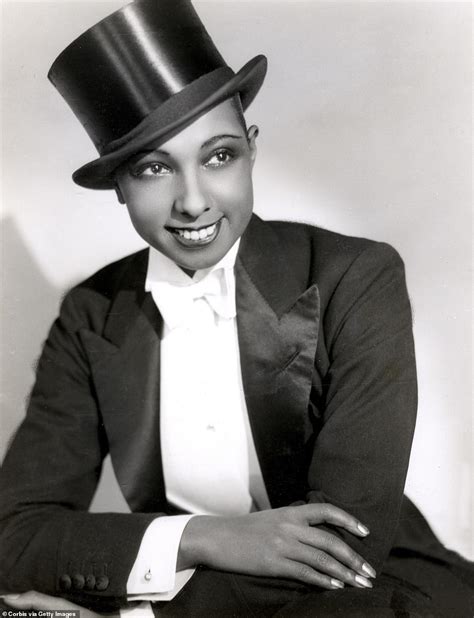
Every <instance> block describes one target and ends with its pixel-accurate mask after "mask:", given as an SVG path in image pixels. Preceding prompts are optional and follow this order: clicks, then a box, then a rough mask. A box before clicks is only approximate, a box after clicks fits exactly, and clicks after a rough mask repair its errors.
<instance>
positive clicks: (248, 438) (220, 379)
mask: <svg viewBox="0 0 474 618" xmlns="http://www.w3.org/2000/svg"><path fill="white" fill-rule="evenodd" d="M238 246H239V241H237V243H236V244H235V245H234V246H233V247H232V248H231V249H230V251H229V252H228V253H227V254H226V255H225V256H224V258H223V259H222V260H221V261H220V262H219V263H218V264H216V265H215V266H213V267H211V268H209V269H205V270H201V271H197V272H196V273H195V274H194V277H192V278H191V277H189V276H188V275H187V274H186V273H184V271H182V270H181V269H180V268H179V267H178V266H177V265H176V264H175V263H174V262H172V261H171V260H169V259H168V258H167V257H165V256H164V255H162V254H161V253H159V252H157V251H155V250H154V249H152V248H151V249H150V254H149V264H148V273H147V279H146V284H145V285H146V290H147V291H150V292H151V294H152V296H153V299H154V301H155V303H156V305H157V307H158V309H159V310H160V312H161V314H162V317H163V321H164V328H163V333H162V340H161V350H160V353H161V363H160V366H161V375H160V376H157V379H160V424H161V427H160V431H161V452H162V466H163V474H164V480H165V488H166V497H167V499H168V501H169V502H170V503H171V504H173V505H174V506H176V507H177V508H179V509H181V510H182V511H185V512H187V513H190V514H206V515H243V514H246V513H249V512H251V511H253V510H260V509H264V508H269V507H270V505H269V501H268V497H267V494H266V491H265V487H264V484H263V479H262V475H261V471H260V468H259V465H258V460H257V455H256V452H255V446H254V443H253V439H252V435H251V431H250V426H249V421H248V415H247V408H246V405H245V397H244V391H243V385H242V377H241V370H240V354H239V345H238V336H237V320H236V308H235V275H234V264H235V259H236V255H237V251H238ZM201 288H202V289H201ZM203 291H204V296H202V292H203ZM195 296H197V298H195ZM157 465H158V464H157ZM190 516H192V515H183V516H168V517H160V518H157V519H156V520H155V521H154V522H153V523H152V524H151V525H150V526H149V528H148V529H147V531H146V533H145V536H144V537H143V540H142V544H141V546H140V550H139V554H138V556H137V559H136V561H135V564H134V567H133V569H132V572H131V574H130V577H129V580H128V583H127V591H128V593H129V595H134V596H133V598H135V599H139V598H150V599H156V600H167V599H171V598H173V596H174V595H175V594H176V593H177V591H178V589H179V588H181V587H182V586H183V585H184V584H185V583H186V581H187V580H188V579H189V577H190V576H191V575H192V573H193V570H189V571H187V572H181V573H178V574H177V579H176V581H175V575H176V573H175V571H176V559H177V552H178V548H179V541H180V538H181V535H182V532H183V530H184V527H185V526H186V524H187V522H188V521H189V518H190ZM153 547H154V548H157V547H159V548H160V552H159V553H160V562H159V564H158V562H157V559H156V557H155V556H156V554H157V552H156V551H153ZM164 548H167V549H166V551H164V552H163V549H164ZM164 554H165V555H166V554H168V557H169V558H168V559H166V560H165V559H164ZM153 558H154V559H153ZM156 593H160V594H156ZM136 594H138V595H139V596H135V595H136Z"/></svg>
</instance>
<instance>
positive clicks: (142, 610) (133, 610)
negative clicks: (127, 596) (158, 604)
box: [120, 602, 155, 618]
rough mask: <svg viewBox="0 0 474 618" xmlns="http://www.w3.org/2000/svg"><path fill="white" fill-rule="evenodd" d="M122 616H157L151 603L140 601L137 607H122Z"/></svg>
mask: <svg viewBox="0 0 474 618" xmlns="http://www.w3.org/2000/svg"><path fill="white" fill-rule="evenodd" d="M120 618H155V614H154V613H153V610H152V609H151V605H150V603H146V602H143V603H139V604H138V605H136V606H135V607H122V608H121V610H120Z"/></svg>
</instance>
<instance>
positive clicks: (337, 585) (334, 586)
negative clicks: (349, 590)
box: [331, 579, 344, 588]
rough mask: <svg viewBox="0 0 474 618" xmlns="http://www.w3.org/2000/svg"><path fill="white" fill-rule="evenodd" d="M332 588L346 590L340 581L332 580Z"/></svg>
mask: <svg viewBox="0 0 474 618" xmlns="http://www.w3.org/2000/svg"><path fill="white" fill-rule="evenodd" d="M331 586H332V587H333V588H344V583H343V582H341V581H339V580H338V579H331Z"/></svg>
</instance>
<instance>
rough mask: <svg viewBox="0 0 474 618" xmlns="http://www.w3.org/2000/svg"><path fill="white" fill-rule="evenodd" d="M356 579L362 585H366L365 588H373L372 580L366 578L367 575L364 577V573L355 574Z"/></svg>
mask: <svg viewBox="0 0 474 618" xmlns="http://www.w3.org/2000/svg"><path fill="white" fill-rule="evenodd" d="M355 580H356V582H357V583H358V584H359V585H360V586H364V588H372V587H373V586H372V582H369V580H368V579H365V577H362V575H356V576H355Z"/></svg>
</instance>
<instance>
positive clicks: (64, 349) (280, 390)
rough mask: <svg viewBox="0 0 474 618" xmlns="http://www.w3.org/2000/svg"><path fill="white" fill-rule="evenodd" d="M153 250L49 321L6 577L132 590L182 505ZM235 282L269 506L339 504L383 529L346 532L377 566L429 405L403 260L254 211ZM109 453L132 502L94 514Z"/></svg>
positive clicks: (5, 542)
mask: <svg viewBox="0 0 474 618" xmlns="http://www.w3.org/2000/svg"><path fill="white" fill-rule="evenodd" d="M146 266H147V253H146V251H142V252H140V253H137V254H134V255H132V256H130V257H127V258H124V259H122V260H120V261H118V262H116V263H114V264H112V265H109V266H107V267H106V268H104V269H103V270H101V271H99V272H98V273H97V274H95V275H94V276H92V277H91V278H90V279H88V280H87V281H85V282H83V283H82V284H80V285H78V286H77V287H75V288H74V289H73V290H72V291H71V292H70V293H69V294H68V295H67V296H66V298H65V300H64V302H63V304H62V307H61V312H60V316H59V318H58V319H57V320H56V322H55V323H54V325H53V327H52V329H51V331H50V334H49V336H48V339H47V341H46V343H45V346H44V350H43V353H42V356H41V359H40V361H39V366H38V370H37V381H36V384H35V386H34V388H33V391H32V395H31V399H30V402H29V406H28V412H27V416H26V419H25V421H24V422H23V424H22V425H21V427H20V429H19V431H18V432H17V435H16V437H15V439H14V441H13V443H12V445H11V448H10V450H9V452H8V454H7V457H6V460H5V463H4V466H3V471H2V487H1V492H2V507H1V536H0V542H1V553H2V564H1V582H0V584H1V586H2V587H3V588H8V589H12V590H15V591H18V590H24V589H31V588H33V589H38V590H42V591H44V592H49V593H53V594H64V593H65V592H66V590H62V591H61V585H62V586H63V588H67V587H68V586H67V585H66V584H67V577H66V580H65V578H64V576H65V575H66V576H69V577H72V579H73V582H72V588H71V589H70V590H69V592H68V594H72V593H73V592H74V587H75V586H76V588H78V590H77V594H84V593H85V592H86V588H87V586H88V587H89V588H93V589H91V590H88V594H91V595H95V596H96V597H117V596H118V597H120V596H124V595H125V593H126V589H125V587H126V581H127V577H128V574H129V572H130V569H131V567H132V565H133V562H134V560H135V557H136V553H137V551H138V547H139V544H140V540H141V538H142V535H143V533H144V531H145V529H146V527H147V526H148V525H149V523H150V522H151V521H152V520H153V519H154V517H155V516H156V514H157V513H166V512H167V511H168V512H169V510H168V505H167V502H166V497H165V488H164V482H163V475H162V469H161V456H160V422H159V419H160V416H159V401H160V392H159V363H160V328H161V318H160V315H159V313H158V311H157V309H156V307H155V305H154V303H153V300H152V298H151V296H150V294H147V293H145V292H144V278H145V274H146ZM236 281H237V320H238V335H239V344H240V354H241V365H242V376H243V384H244V390H245V396H246V402H247V407H248V413H249V417H250V422H251V427H252V432H253V437H254V440H255V445H256V449H257V453H258V457H259V460H260V465H261V469H262V474H263V478H264V481H265V485H266V488H267V491H268V495H269V498H270V501H271V504H272V507H279V506H283V505H288V504H290V503H292V502H293V501H297V500H310V501H318V502H321V501H324V502H330V503H332V504H335V505H337V506H340V507H342V508H343V509H345V510H347V511H348V512H349V513H352V514H353V515H355V516H357V517H358V518H360V520H361V521H362V522H363V523H365V524H366V525H367V526H368V527H369V528H370V530H371V534H370V535H369V536H368V537H367V538H366V539H363V540H360V539H356V538H355V537H353V536H352V535H351V534H349V533H345V532H343V531H338V532H339V533H340V534H341V536H342V537H344V538H345V539H346V540H347V542H348V543H349V544H350V545H352V547H354V548H355V549H356V550H357V551H358V552H360V553H361V555H362V556H364V557H365V558H366V559H367V560H369V561H370V562H371V563H372V564H373V565H374V566H375V568H376V569H380V568H381V565H382V563H383V562H384V560H385V559H386V557H387V555H388V553H389V551H390V549H391V547H392V545H393V539H394V535H395V532H396V528H397V524H398V520H399V512H400V507H401V503H402V496H403V487H404V483H405V476H406V471H407V466H408V459H409V453H410V447H411V441H412V435H413V430H414V425H415V414H416V375H415V357H414V350H413V341H412V320H411V310H410V303H409V300H408V295H407V290H406V286H405V278H404V269H403V263H402V261H401V259H400V257H399V256H398V254H397V253H396V252H395V251H394V250H393V249H392V248H391V247H390V246H388V245H386V244H383V243H375V242H372V241H368V240H365V239H360V238H350V237H346V236H342V235H339V234H335V233H331V232H328V231H325V230H322V229H318V228H315V227H311V226H308V225H302V224H294V223H293V224H292V223H284V222H263V221H261V220H260V219H258V218H257V217H253V219H252V222H251V224H250V225H249V227H248V229H247V231H246V232H245V234H244V236H243V237H242V241H241V245H240V250H239V255H238V258H237V263H236ZM108 452H110V454H111V457H112V462H113V466H114V469H115V472H116V475H117V479H118V482H119V484H120V487H121V489H122V491H123V494H124V496H125V498H126V500H127V502H128V504H129V505H130V508H131V510H132V511H133V513H132V514H114V513H105V514H104V513H100V514H91V513H88V512H87V509H88V506H89V504H90V501H91V499H92V497H93V494H94V491H95V488H96V485H97V482H98V478H99V475H100V471H101V464H102V460H103V458H104V457H105V455H106V454H107V453H108ZM308 492H310V493H309V494H308ZM75 574H78V575H81V574H82V575H83V576H84V577H86V576H87V575H89V576H91V575H93V576H94V578H90V577H89V580H87V581H89V584H91V582H92V584H91V585H89V584H87V583H86V584H84V582H82V581H81V577H79V578H76V579H74V577H73V576H74V575H75ZM94 579H95V582H96V584H95V586H94V583H93V582H94ZM65 581H66V583H65ZM97 582H100V585H99V584H98V583H97ZM76 584H77V585H76ZM84 586H85V587H84ZM80 588H82V592H80V591H79V589H80Z"/></svg>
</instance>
